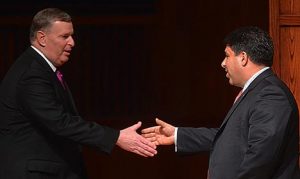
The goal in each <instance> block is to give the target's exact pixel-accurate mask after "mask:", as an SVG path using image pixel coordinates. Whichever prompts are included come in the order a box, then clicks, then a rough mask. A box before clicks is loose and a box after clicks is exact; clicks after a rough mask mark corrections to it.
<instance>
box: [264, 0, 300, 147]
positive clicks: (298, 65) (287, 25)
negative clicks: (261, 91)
mask: <svg viewBox="0 0 300 179" xmlns="http://www.w3.org/2000/svg"><path fill="white" fill-rule="evenodd" d="M269 3H270V6H269V9H270V12H269V19H270V21H269V26H270V34H271V36H272V38H273V40H274V48H275V56H274V65H273V68H274V69H275V71H276V72H277V74H278V75H279V76H280V77H281V79H283V81H285V83H286V84H287V85H288V86H289V88H290V89H291V91H292V92H293V94H294V96H295V98H296V101H297V103H298V106H299V104H300V93H299V89H300V70H299V69H300V51H299V49H300V1H299V0H269ZM299 127H300V124H299ZM299 146H300V141H299Z"/></svg>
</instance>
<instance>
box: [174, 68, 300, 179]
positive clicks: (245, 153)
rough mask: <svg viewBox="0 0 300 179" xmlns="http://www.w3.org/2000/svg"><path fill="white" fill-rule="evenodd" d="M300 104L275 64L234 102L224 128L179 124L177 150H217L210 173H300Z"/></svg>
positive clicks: (262, 178) (216, 177) (214, 178)
mask: <svg viewBox="0 0 300 179" xmlns="http://www.w3.org/2000/svg"><path fill="white" fill-rule="evenodd" d="M298 132H299V124H298V108H297V104H296V102H295V99H294V97H293V95H292V94H291V92H290V91H289V89H288V88H287V87H286V85H285V84H284V83H283V82H282V81H281V80H280V79H278V78H277V77H276V75H274V74H273V72H272V71H271V70H270V69H269V70H266V71H264V72H263V73H262V74H260V75H259V76H258V77H257V78H256V79H255V80H254V81H253V82H252V83H251V84H250V86H249V87H248V88H247V89H246V91H244V93H243V94H242V96H241V97H240V98H239V99H238V100H237V101H236V103H234V105H233V106H232V107H231V109H230V111H229V112H228V114H227V116H226V117H225V119H224V121H223V123H222V125H221V127H220V128H218V129H208V128H179V129H178V134H177V150H178V152H183V153H194V152H199V151H211V154H210V161H209V173H210V179H299V178H300V176H299V166H298V157H299V156H298V142H299V137H298Z"/></svg>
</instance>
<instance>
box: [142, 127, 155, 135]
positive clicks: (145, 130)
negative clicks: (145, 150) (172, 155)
mask: <svg viewBox="0 0 300 179" xmlns="http://www.w3.org/2000/svg"><path fill="white" fill-rule="evenodd" d="M157 127H158V126H154V127H149V128H145V129H143V130H142V131H141V132H142V133H144V134H145V133H153V132H155V129H156V128H157Z"/></svg>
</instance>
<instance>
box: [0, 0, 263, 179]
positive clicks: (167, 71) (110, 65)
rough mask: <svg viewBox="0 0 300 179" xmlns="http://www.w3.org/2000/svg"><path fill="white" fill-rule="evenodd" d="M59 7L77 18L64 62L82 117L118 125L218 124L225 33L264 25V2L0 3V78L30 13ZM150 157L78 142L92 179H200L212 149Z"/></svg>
mask: <svg viewBox="0 0 300 179" xmlns="http://www.w3.org/2000/svg"><path fill="white" fill-rule="evenodd" d="M45 7H59V8H62V9H63V10H65V11H67V12H69V13H70V14H71V16H72V17H73V23H74V29H75V35H74V38H75V42H76V47H75V48H74V50H73V54H72V57H71V60H70V63H68V64H66V65H65V66H64V68H63V71H64V76H65V77H66V78H67V81H68V84H69V86H70V88H71V89H72V92H73V96H74V98H75V101H76V103H77V107H78V109H79V111H80V113H81V115H82V116H83V117H84V118H85V119H86V120H91V121H96V122H98V123H100V124H105V125H108V126H111V127H113V128H116V129H123V128H125V127H127V126H129V125H132V124H134V123H136V122H137V121H142V122H143V127H148V126H152V125H154V118H155V117H159V118H161V119H163V120H165V121H167V122H169V123H171V124H173V125H176V126H193V127H199V126H207V127H218V126H219V125H220V123H221V122H222V120H223V117H224V116H225V115H226V112H227V110H228V109H229V108H230V106H231V104H232V102H233V100H234V96H235V95H236V93H237V90H238V89H236V88H235V87H232V86H230V85H229V84H228V80H227V79H226V77H225V72H224V70H223V69H222V68H221V66H220V64H221V62H222V60H223V58H224V45H223V43H222V40H223V38H224V36H225V35H226V34H227V33H229V32H230V31H232V30H234V29H235V28H237V27H240V26H245V25H256V26H259V27H261V28H263V29H265V30H268V1H267V0H263V1H261V0H230V1H228V0H218V1H211V0H210V1H204V0H187V1H182V0H181V1H179V0H101V1H100V0H98V1H91V0H84V1H71V0H65V1H62V0H61V1H59V0H55V1H53V0H52V1H26V2H23V1H16V0H11V1H9V2H6V3H3V4H1V7H0V79H1V78H2V77H3V76H4V75H5V73H6V71H7V70H8V68H9V67H10V65H11V64H12V63H13V62H14V60H15V59H16V58H17V57H18V56H19V55H20V54H21V53H22V51H23V50H25V49H26V48H27V47H28V46H29V38H28V36H29V35H28V30H29V26H30V22H31V18H32V17H33V15H34V14H35V13H36V12H37V11H39V10H40V9H42V8H45ZM158 152H159V154H158V155H157V156H156V157H154V158H148V159H145V158H142V157H139V156H136V155H134V154H132V153H127V152H125V151H122V150H120V149H119V148H117V147H116V148H115V149H114V151H113V153H112V155H105V154H101V153H98V152H96V151H95V150H93V149H90V148H84V155H85V158H86V164H87V167H88V172H89V175H90V178H91V179H98V178H132V179H135V178H144V179H148V178H149V179H150V178H151V179H152V178H156V179H163V178H174V179H183V178H184V179H194V178H200V179H202V178H203V179H204V178H206V171H207V163H208V153H205V152H203V153H199V154H196V155H193V156H178V155H177V154H176V153H175V152H174V146H161V147H159V149H158Z"/></svg>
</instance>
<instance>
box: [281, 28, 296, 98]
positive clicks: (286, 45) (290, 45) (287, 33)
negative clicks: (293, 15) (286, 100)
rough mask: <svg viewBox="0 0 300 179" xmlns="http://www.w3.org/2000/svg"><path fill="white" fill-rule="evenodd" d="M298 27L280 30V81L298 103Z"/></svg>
mask: <svg viewBox="0 0 300 179" xmlns="http://www.w3.org/2000/svg"><path fill="white" fill-rule="evenodd" d="M299 49H300V27H282V28H280V59H282V60H281V61H282V62H281V79H283V80H284V81H285V82H286V83H287V85H288V86H289V87H290V89H291V90H292V92H293V94H294V95H295V98H296V100H297V101H298V103H299V102H300V90H299V89H300V51H299Z"/></svg>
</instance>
